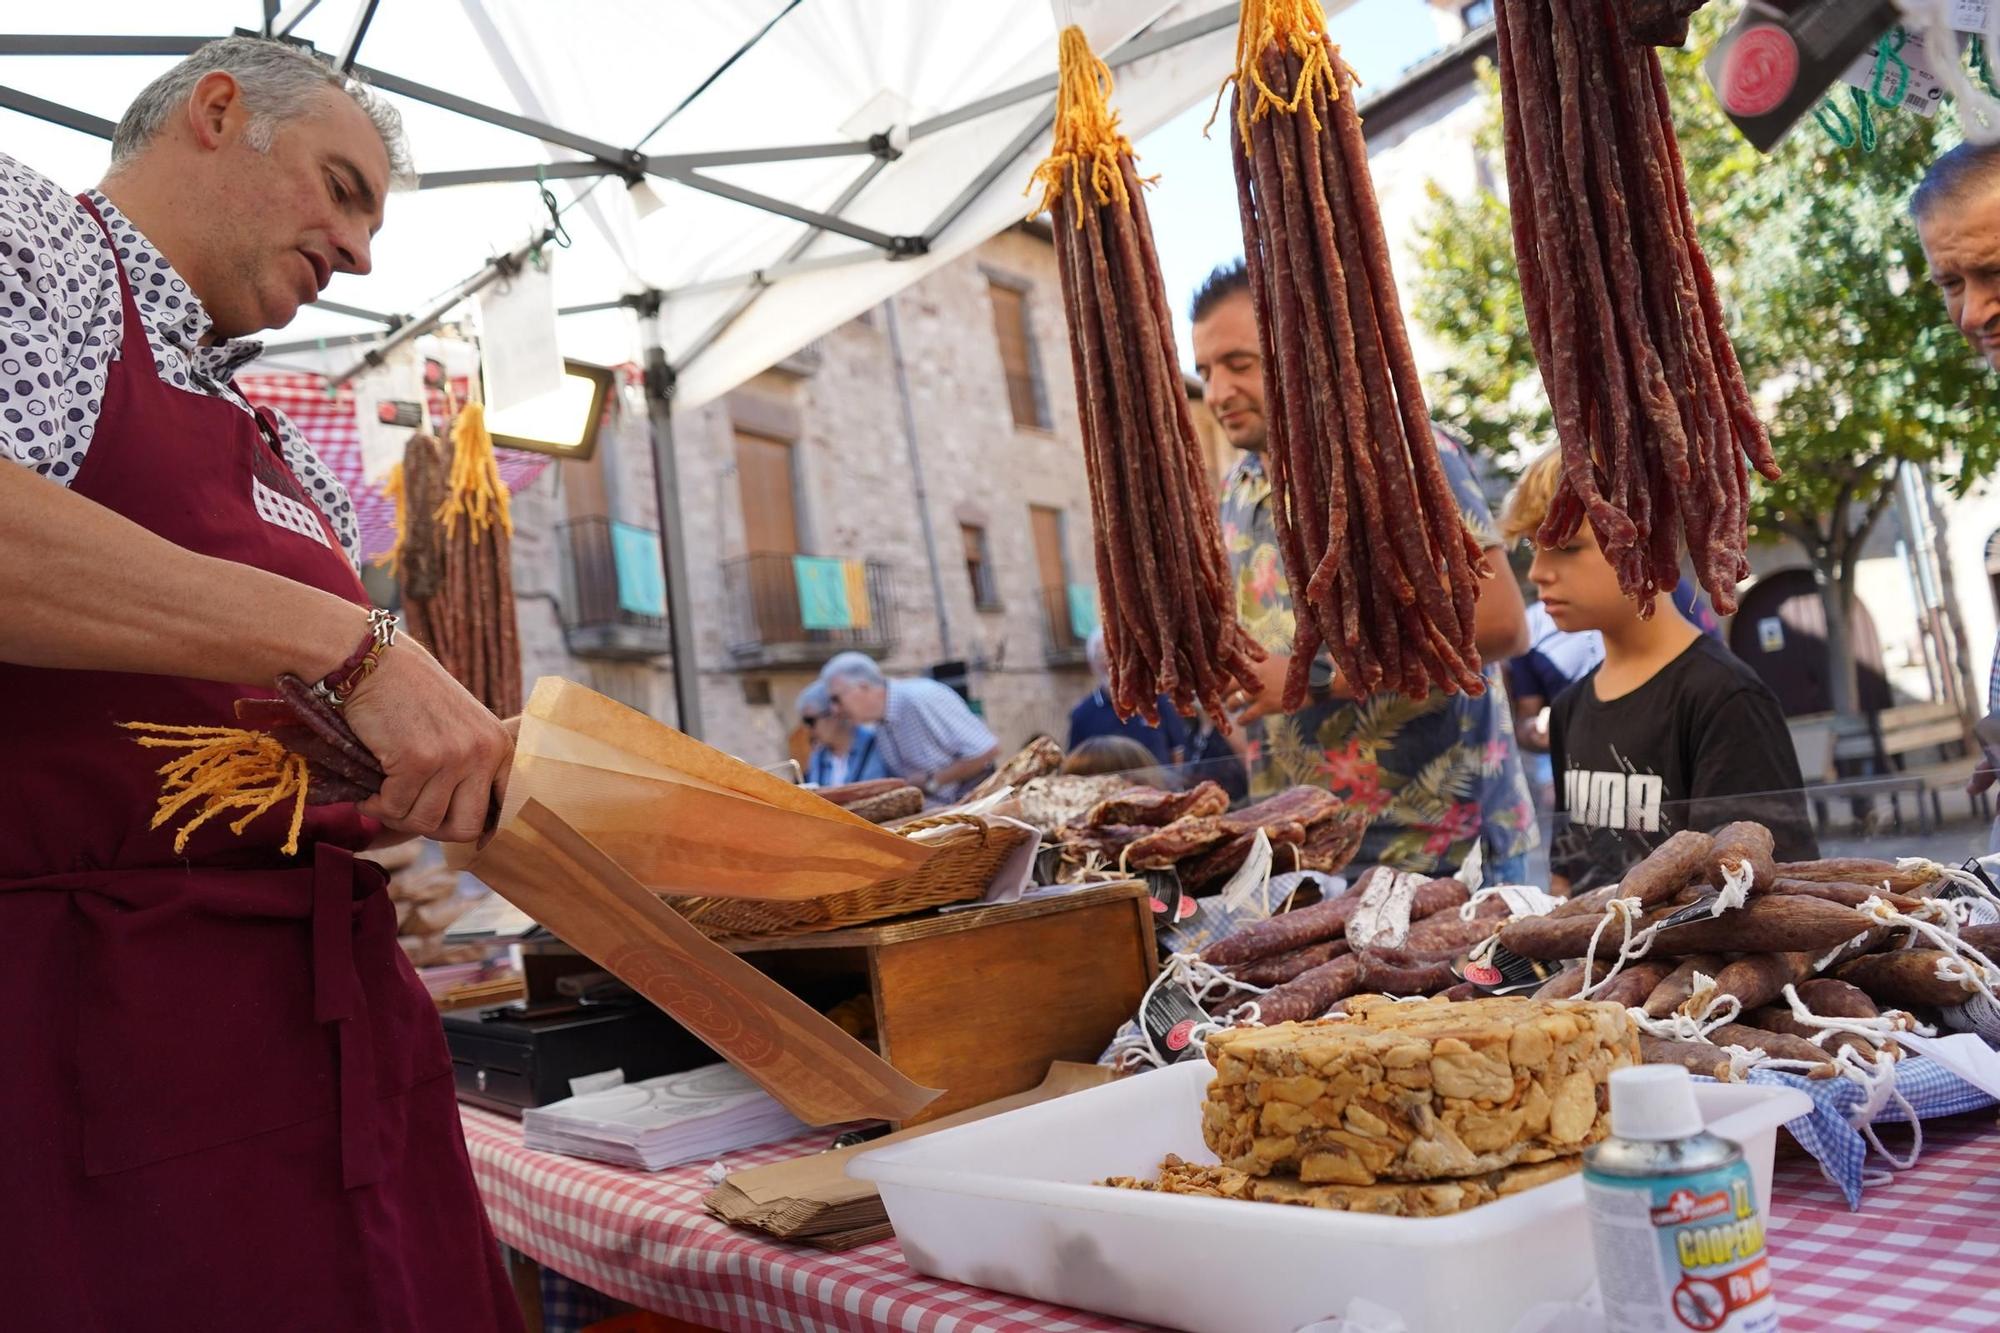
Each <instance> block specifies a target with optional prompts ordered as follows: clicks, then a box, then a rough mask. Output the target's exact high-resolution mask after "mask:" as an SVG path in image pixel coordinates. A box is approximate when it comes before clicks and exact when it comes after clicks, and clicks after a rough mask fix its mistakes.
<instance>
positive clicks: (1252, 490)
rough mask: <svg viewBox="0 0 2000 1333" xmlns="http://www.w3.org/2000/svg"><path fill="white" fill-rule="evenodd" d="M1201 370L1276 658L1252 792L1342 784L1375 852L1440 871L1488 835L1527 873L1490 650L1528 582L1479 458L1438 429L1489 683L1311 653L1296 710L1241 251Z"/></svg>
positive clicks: (1519, 798) (1244, 604)
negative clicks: (1477, 685)
mask: <svg viewBox="0 0 2000 1333" xmlns="http://www.w3.org/2000/svg"><path fill="white" fill-rule="evenodd" d="M1192 316H1193V320H1194V357H1195V371H1196V373H1197V374H1199V375H1200V376H1201V379H1202V383H1203V385H1204V386H1205V388H1206V393H1205V394H1204V398H1205V401H1206V402H1207V404H1208V408H1209V410H1210V411H1211V412H1213V413H1214V414H1215V419H1216V421H1217V423H1218V424H1220V425H1221V427H1222V430H1223V433H1224V434H1226V435H1227V436H1228V437H1229V442H1230V443H1231V444H1233V445H1235V446H1236V447H1237V448H1238V449H1240V450H1242V451H1243V457H1242V459H1241V460H1240V461H1239V462H1238V463H1237V465H1236V468H1235V470H1234V471H1233V472H1231V473H1230V475H1229V479H1228V481H1227V482H1226V483H1225V484H1224V486H1223V493H1222V535H1223V541H1224V543H1225V545H1226V546H1227V548H1228V554H1229V568H1230V573H1231V574H1232V575H1233V576H1234V578H1235V580H1236V602H1237V613H1238V615H1240V616H1241V617H1242V620H1243V624H1244V626H1245V628H1247V629H1248V630H1249V631H1250V633H1251V634H1252V635H1254V636H1255V637H1256V639H1257V641H1258V642H1260V643H1262V644H1263V645H1264V647H1265V648H1266V649H1267V650H1269V652H1270V656H1269V658H1267V659H1266V661H1265V662H1264V664H1263V666H1262V668H1261V682H1260V684H1261V688H1260V689H1258V690H1257V691H1256V692H1255V693H1254V695H1253V696H1251V697H1249V698H1246V699H1245V700H1243V704H1244V706H1243V709H1242V711H1241V712H1240V714H1239V719H1240V720H1241V721H1243V722H1245V723H1247V724H1249V725H1248V726H1247V727H1246V731H1247V734H1248V737H1249V747H1250V748H1249V755H1248V758H1249V764H1250V790H1251V793H1252V795H1262V794H1266V793H1269V792H1271V791H1272V790H1275V789H1276V788H1278V787H1282V786H1285V785H1288V784H1290V783H1295V782H1310V783H1316V784H1318V785H1321V786H1325V787H1329V788H1331V789H1332V790H1333V791H1334V792H1336V793H1337V794H1339V795H1341V796H1344V797H1346V798H1347V799H1348V800H1350V801H1352V802H1354V803H1355V804H1357V805H1360V806H1362V807H1364V808H1365V809H1367V810H1368V811H1369V812H1370V813H1371V814H1372V815H1373V816H1374V819H1373V822H1372V823H1371V824H1370V825H1369V828H1368V836H1367V839H1366V841H1364V842H1363V843H1362V846H1361V857H1362V859H1363V860H1364V861H1378V862H1381V863H1383V864H1387V865H1393V866H1395V867H1397V868H1399V869H1404V870H1414V871H1422V872H1425V873H1428V874H1437V873H1440V872H1444V871H1447V870H1449V869H1451V868H1454V867H1456V866H1457V865H1458V864H1459V862H1461V861H1462V860H1463V859H1464V858H1465V856H1466V855H1467V853H1469V852H1470V851H1471V850H1472V848H1473V846H1474V845H1475V844H1480V845H1483V846H1484V848H1485V855H1486V867H1487V872H1486V873H1487V878H1488V879H1489V880H1493V879H1495V877H1496V876H1497V877H1500V878H1501V879H1510V880H1514V881H1516V882H1518V881H1519V880H1520V879H1521V878H1523V877H1525V875H1526V870H1527V853H1528V851H1529V850H1530V849H1531V848H1533V847H1534V846H1535V845H1536V841H1537V833H1536V828H1535V815H1534V805H1533V802H1532V801H1531V799H1530V797H1529V794H1528V784H1527V780H1526V779H1525V778H1524V777H1523V776H1522V773H1521V761H1520V757H1519V756H1518V755H1517V754H1516V753H1515V749H1514V728H1513V721H1512V717H1511V715H1510V713H1509V710H1508V707H1507V691H1506V687H1505V684H1504V682H1503V681H1502V679H1501V676H1500V672H1499V671H1498V670H1497V669H1495V668H1494V666H1493V665H1492V664H1493V663H1496V662H1499V661H1503V660H1505V659H1506V658H1509V657H1512V656H1514V655H1515V654H1516V653H1519V652H1521V651H1522V650H1523V649H1525V648H1526V647H1527V646H1528V644H1527V624H1526V620H1525V618H1524V615H1523V611H1522V606H1521V588H1520V584H1518V583H1517V582H1516V581H1515V579H1514V575H1513V572H1512V571H1511V570H1510V569H1509V568H1508V567H1507V560H1506V557H1505V555H1504V554H1503V553H1502V551H1501V548H1500V539H1499V535H1498V533H1497V532H1495V530H1494V526H1493V515H1492V513H1491V512H1490V511H1489V510H1488V508H1487V505H1486V501H1485V499H1484V497H1483V496H1482V495H1481V494H1480V491H1479V486H1478V483H1477V482H1476V480H1475V479H1474V477H1473V475H1472V470H1471V467H1470V465H1469V464H1468V463H1467V461H1466V459H1465V456H1464V453H1463V452H1462V451H1461V449H1460V448H1459V446H1458V444H1457V442H1456V441H1454V440H1452V439H1451V438H1449V437H1448V436H1446V435H1445V434H1444V433H1443V432H1442V431H1439V432H1437V438H1438V454H1439V456H1440V457H1441V458H1442V460H1443V462H1444V468H1445V474H1446V475H1447V476H1448V477H1450V478H1451V485H1452V490H1453V492H1454V493H1455V494H1456V496H1457V499H1458V504H1459V509H1460V512H1461V513H1462V514H1463V516H1464V518H1465V521H1466V523H1467V524H1468V525H1469V526H1470V527H1471V528H1472V530H1473V531H1474V532H1475V533H1477V534H1479V536H1480V539H1481V543H1482V545H1483V546H1484V547H1485V548H1486V565H1487V570H1488V572H1489V573H1491V574H1492V575H1493V576H1494V577H1492V578H1490V579H1488V580H1486V581H1485V582H1483V583H1482V584H1481V586H1480V592H1479V606H1478V613H1477V624H1476V625H1475V627H1474V640H1475V642H1476V643H1477V645H1478V648H1479V655H1480V657H1482V658H1483V659H1485V661H1486V662H1487V663H1488V666H1487V670H1486V682H1487V688H1486V693H1485V694H1483V695H1481V696H1479V697H1478V698H1467V697H1466V696H1464V695H1462V694H1441V693H1440V694H1434V695H1432V696H1431V697H1430V698H1428V699H1421V700H1409V699H1405V698H1403V697H1402V696H1400V695H1394V694H1385V695H1376V696H1374V697H1372V698H1366V699H1356V698H1353V697H1351V693H1350V691H1348V690H1347V689H1346V687H1345V684H1344V682H1342V681H1341V680H1340V678H1339V676H1338V675H1337V674H1336V673H1335V672H1334V671H1333V669H1332V663H1331V661H1330V660H1327V659H1322V660H1321V661H1320V662H1318V663H1315V664H1314V667H1313V672H1312V677H1311V683H1312V686H1313V697H1312V698H1311V699H1310V700H1308V702H1307V703H1306V706H1305V707H1304V708H1303V709H1302V710H1301V711H1299V712H1298V713H1294V714H1290V715H1287V714H1284V713H1281V712H1279V711H1277V709H1278V701H1279V698H1280V696H1281V695H1282V694H1283V693H1284V680H1285V672H1286V670H1287V669H1288V668H1289V666H1290V658H1289V656H1288V654H1289V653H1290V652H1291V647H1292V629H1293V616H1292V599H1291V590H1290V589H1289V587H1288V586H1287V585H1286V581H1285V573H1284V568H1283V564H1282V562H1281V561H1280V559H1279V555H1278V540H1277V528H1276V524H1275V521H1274V519H1273V518H1272V515H1271V503H1270V501H1271V483H1270V481H1269V479H1268V478H1267V477H1266V475H1265V473H1264V468H1263V462H1262V455H1263V451H1264V444H1265V421H1264V356H1263V350H1262V348H1261V347H1260V346H1259V345H1258V341H1257V318H1256V311H1255V309H1254V308H1253V306H1252V304H1251V299H1250V279H1249V276H1248V274H1247V273H1246V272H1245V270H1244V267H1243V262H1242V261H1241V260H1238V261H1236V262H1235V263H1233V264H1226V265H1224V266H1222V267H1221V268H1218V269H1216V270H1215V272H1214V273H1212V274H1210V275H1209V278H1208V280H1207V281H1206V282H1205V283H1204V284H1203V285H1202V288H1201V290H1200V291H1198V292H1197V293H1196V294H1195V298H1194V308H1193V311H1192Z"/></svg>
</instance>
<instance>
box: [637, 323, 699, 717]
mask: <svg viewBox="0 0 2000 1333" xmlns="http://www.w3.org/2000/svg"><path fill="white" fill-rule="evenodd" d="M638 311H639V339H640V342H641V343H642V344H643V346H644V348H645V365H646V414H647V416H648V417H649V418H650V419H651V422H652V431H651V432H650V433H651V435H652V439H653V494H654V497H655V500H656V502H657V504H658V507H659V523H660V572H661V573H662V574H664V575H665V576H666V594H667V634H668V636H669V639H670V641H671V642H672V644H673V654H674V725H675V726H677V727H679V728H680V729H681V730H682V731H683V732H685V733H686V734H688V735H689V736H692V737H694V738H695V739H696V740H700V739H701V667H700V665H699V663H697V662H696V660H695V648H694V616H693V611H694V599H693V597H692V596H691V595H690V594H689V592H688V578H687V547H686V543H685V541H684V540H683V534H682V531H681V474H680V463H679V461H678V460H677V459H676V458H675V457H674V371H673V367H671V366H669V365H668V364H667V353H666V349H665V348H663V347H661V346H660V294H659V293H658V292H651V293H648V294H647V296H646V298H645V299H644V300H643V301H642V302H641V303H639V305H638Z"/></svg>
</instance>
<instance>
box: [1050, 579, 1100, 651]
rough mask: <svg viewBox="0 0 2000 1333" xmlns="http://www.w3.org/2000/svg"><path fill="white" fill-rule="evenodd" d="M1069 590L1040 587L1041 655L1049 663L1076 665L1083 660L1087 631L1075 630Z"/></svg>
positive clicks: (1074, 618) (1087, 637)
mask: <svg viewBox="0 0 2000 1333" xmlns="http://www.w3.org/2000/svg"><path fill="white" fill-rule="evenodd" d="M1071 599H1072V594H1071V590H1070V589H1068V588H1044V589H1042V656H1043V659H1044V660H1045V661H1046V662H1047V663H1048V664H1049V665H1050V666H1076V665H1077V664H1078V663H1080V662H1082V661H1084V648H1085V645H1086V643H1087V642H1088V639H1089V636H1088V635H1087V634H1078V633H1077V632H1076V631H1077V625H1076V617H1075V614H1074V613H1073V611H1072V609H1071Z"/></svg>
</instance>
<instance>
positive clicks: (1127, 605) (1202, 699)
mask: <svg viewBox="0 0 2000 1333" xmlns="http://www.w3.org/2000/svg"><path fill="white" fill-rule="evenodd" d="M1118 166H1119V170H1120V172H1121V173H1122V175H1123V178H1124V191H1123V193H1124V196H1125V197H1124V198H1123V199H1117V198H1114V199H1112V200H1110V201H1109V202H1099V201H1097V200H1096V199H1095V198H1091V197H1085V196H1086V195H1087V192H1086V191H1082V190H1076V189H1070V190H1065V191H1063V192H1062V193H1060V194H1058V195H1057V196H1056V198H1055V202H1054V209H1055V246H1056V259H1057V262H1058V263H1059V264H1060V266H1061V272H1062V293H1063V306H1064V312H1063V313H1064V316H1065V322H1066V323H1067V324H1068V326H1069V350H1070V361H1071V364H1072V367H1073V368H1074V371H1075V375H1076V392H1077V409H1078V413H1079V416H1080V418H1081V421H1082V425H1083V446H1084V464H1085V470H1086V471H1087V473H1088V474H1089V478H1090V508H1091V530H1092V532H1094V533H1095V534H1096V538H1097V540H1096V547H1097V586H1098V588H1099V590H1100V593H1101V596H1102V599H1103V603H1104V620H1103V628H1104V648H1105V655H1106V657H1107V658H1108V660H1109V663H1110V667H1111V699H1112V704H1113V706H1114V707H1115V708H1116V709H1117V710H1118V715H1119V716H1120V717H1130V716H1131V715H1132V714H1133V713H1135V712H1136V713H1138V714H1139V715H1140V716H1141V717H1143V718H1145V719H1146V721H1147V722H1148V723H1153V724H1157V723H1158V722H1159V717H1158V707H1157V703H1156V701H1157V700H1158V699H1159V698H1160V696H1162V695H1165V696H1166V697H1167V698H1169V699H1171V700H1172V701H1173V706H1174V708H1175V709H1176V710H1178V711H1179V712H1180V713H1181V714H1183V715H1184V716H1189V717H1192V716H1193V715H1194V714H1195V712H1196V711H1197V710H1198V709H1206V710H1207V712H1208V715H1209V716H1210V717H1211V718H1213V719H1214V720H1215V724H1216V726H1217V727H1218V728H1220V729H1221V730H1223V731H1225V732H1226V731H1228V730H1229V725H1230V724H1229V717H1228V712H1227V709H1226V708H1225V707H1224V704H1223V701H1224V699H1226V698H1227V697H1228V696H1229V695H1230V694H1232V693H1234V692H1235V690H1236V689H1237V688H1238V687H1241V688H1243V689H1245V690H1248V691H1250V692H1251V693H1253V694H1254V693H1255V692H1256V690H1257V688H1258V687H1257V683H1256V680H1257V677H1256V664H1257V663H1258V662H1259V661H1262V660H1263V657H1264V650H1263V649H1262V648H1261V647H1259V646H1258V645H1257V643H1256V642H1255V641H1254V640H1252V639H1251V638H1250V636H1249V634H1248V632H1247V631H1245V630H1244V628H1243V626H1242V623H1241V622H1240V621H1238V620H1237V618H1236V595H1235V592H1234V590H1233V588H1232V587H1231V584H1230V581H1229V562H1228V558H1227V557H1226V556H1225V555H1224V554H1223V549H1222V527H1221V520H1220V519H1219V518H1218V517H1217V514H1216V505H1215V494H1214V491H1213V490H1212V488H1211V487H1210V485H1209V480H1208V471H1207V465H1206V462H1205V460H1204V458H1203V455H1202V450H1201V445H1200V442H1199V439H1198V437H1197V436H1196V435H1195V432H1194V419H1193V417H1192V416H1191V415H1190V414H1189V410H1188V402H1187V394H1186V391H1185V390H1184V389H1183V387H1182V382H1181V372H1180V360H1179V356H1178V353H1177V352H1176V351H1175V347H1174V332H1173V316H1172V314H1171V312H1170V310H1169V308H1168V306H1167V292H1166V283H1165V282H1164V281H1163V280H1162V278H1161V277H1160V264H1159V259H1158V256H1157V255H1156V253H1155V251H1154V248H1153V228H1152V223H1151V222H1150V221H1149V220H1148V219H1147V216H1146V205H1145V201H1144V200H1143V199H1142V198H1141V191H1140V181H1139V177H1138V175H1137V173H1136V172H1135V171H1134V170H1133V167H1132V159H1131V157H1130V156H1128V155H1120V157H1119V159H1118Z"/></svg>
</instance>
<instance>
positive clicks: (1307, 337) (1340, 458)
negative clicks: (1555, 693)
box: [1230, 0, 1485, 709]
mask: <svg viewBox="0 0 2000 1333" xmlns="http://www.w3.org/2000/svg"><path fill="white" fill-rule="evenodd" d="M1234 82H1235V85H1236V86H1235V92H1234V96H1233V107H1234V112H1235V120H1236V130H1237V132H1236V133H1235V134H1233V135H1231V136H1230V138H1231V142H1232V143H1233V145H1234V150H1235V162H1236V191H1237V200H1238V204H1239V206H1240V208H1241V210H1242V214H1243V248H1244V256H1245V260H1246V266H1247V268H1248V270H1249V275H1250V290H1251V294H1252V296H1253V297H1254V298H1255V304H1256V309H1257V321H1258V335H1259V341H1260V342H1261V343H1262V345H1263V348H1264V407H1265V419H1266V422H1267V424H1268V427H1269V441H1268V444H1267V446H1266V454H1265V463H1266V466H1267V468H1268V469H1269V472H1270V481H1271V505H1272V514H1273V517H1274V519H1275V525H1276V527H1277V532H1278V544H1279V550H1280V554H1281V555H1282V556H1283V559H1284V564H1285V574H1286V577H1287V578H1288V579H1289V580H1290V583H1291V588H1292V599H1293V603H1294V607H1295V610H1296V612H1297V620H1298V624H1297V629H1296V631H1295V636H1294V640H1293V653H1292V670H1291V677H1290V679H1289V680H1288V681H1287V683H1286V688H1285V706H1286V707H1287V708H1288V709H1289V708H1296V707H1297V706H1298V705H1299V704H1300V703H1301V702H1302V701H1303V698H1304V695H1305V689H1306V683H1307V678H1308V677H1307V673H1308V671H1309V669H1310V667H1311V664H1312V660H1313V658H1314V657H1315V656H1317V655H1318V653H1319V652H1320V650H1321V649H1322V648H1324V649H1325V650H1327V651H1329V652H1330V653H1331V654H1332V655H1333V660H1334V662H1335V663H1336V664H1337V665H1338V666H1339V668H1340V672H1341V675H1342V676H1343V677H1344V678H1345V681H1346V683H1347V685H1348V688H1349V689H1351V690H1352V691H1353V692H1354V693H1356V694H1371V693H1374V692H1376V691H1377V690H1400V691H1402V692H1403V693H1405V694H1407V695H1409V696H1411V697H1412V698H1422V697H1424V696H1426V695H1428V694H1430V693H1431V692H1432V691H1433V690H1440V689H1441V690H1446V691H1458V690H1462V691H1464V692H1465V693H1467V694H1478V693H1481V692H1482V691H1483V690H1484V689H1485V681H1484V679H1483V678H1482V677H1481V675H1480V673H1479V652H1478V649H1477V648H1476V647H1475V646H1474V643H1473V608H1474V604H1475V602H1476V600H1477V596H1478V579H1479V577H1480V576H1481V574H1482V573H1483V571H1484V565H1483V562H1482V553H1481V551H1480V547H1479V543H1478V541H1477V540H1476V539H1475V538H1474V537H1473V536H1472V534H1471V533H1470V532H1469V531H1468V530H1467V528H1466V526H1465V523H1464V520H1463V518H1462V516H1461V515H1460V512H1459V508H1458V502H1457V500H1456V498H1455V497H1454V496H1453V494H1452V489H1451V483H1450V481H1449V479H1448V478H1447V477H1446V476H1445V471H1444V464H1443V462H1442V461H1441V460H1440V459H1439V457H1438V450H1437V442H1436V439H1435V437H1434V436H1433V434H1432V431H1431V423H1430V414H1429V412H1428V410H1427V409H1426V408H1425V406H1424V400H1423V394H1422V389H1421V387H1420V385H1419V383H1418V378H1417V369H1416V364H1415V362H1414V361H1413V360H1412V359H1411V356H1410V344H1409V338H1408V335H1407V333H1406V332H1405V330H1404V327H1403V313H1402V308H1401V305H1400V302H1399V300H1398V297H1397V294H1396V284H1395V279H1394V277H1393V275H1392V274H1391V273H1390V268H1389V245H1388V239H1387V236H1386V234H1385V233H1384V231H1383V228H1382V215H1381V212H1380V210H1379V209H1378V208H1377V206H1376V202H1375V187H1374V184H1373V182H1372V180H1371V179H1370V177H1369V174H1368V150H1367V146H1366V144H1365V143H1364V142H1363V141H1362V137H1361V122H1360V119H1359V117H1357V116H1356V115H1355V112H1354V97H1353V92H1354V88H1355V85H1356V82H1357V81H1356V79H1355V77H1354V72H1353V71H1352V70H1351V69H1349V68H1348V67H1347V65H1346V64H1345V63H1344V62H1342V60H1341V59H1340V55H1339V53H1338V51H1337V50H1336V49H1335V48H1334V47H1333V45H1332V44H1331V43H1330V42H1328V41H1327V38H1326V17H1325V15H1324V13H1322V12H1321V9H1320V6H1319V3H1318V0H1245V3H1244V5H1243V20H1242V27H1241V29H1240V31H1239V33H1238V37H1237V70H1236V74H1235V76H1234Z"/></svg>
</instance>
